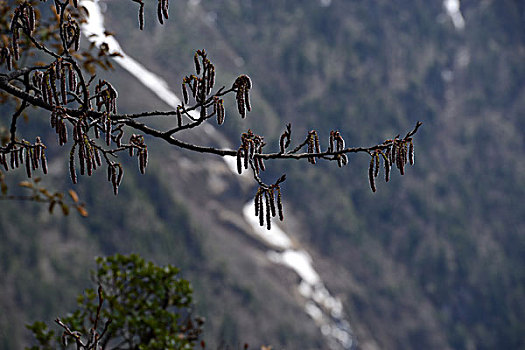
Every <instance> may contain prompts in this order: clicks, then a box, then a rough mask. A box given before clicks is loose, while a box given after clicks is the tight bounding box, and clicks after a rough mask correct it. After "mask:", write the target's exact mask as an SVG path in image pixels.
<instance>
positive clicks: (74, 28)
mask: <svg viewBox="0 0 525 350" xmlns="http://www.w3.org/2000/svg"><path fill="white" fill-rule="evenodd" d="M62 33H64V44H65V45H66V49H70V48H71V46H73V48H74V50H75V51H78V47H79V45H80V26H79V25H78V23H77V21H75V20H74V19H72V18H71V16H70V15H68V17H67V20H66V21H65V22H64V23H62Z"/></svg>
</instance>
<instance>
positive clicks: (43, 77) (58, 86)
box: [31, 58, 80, 106]
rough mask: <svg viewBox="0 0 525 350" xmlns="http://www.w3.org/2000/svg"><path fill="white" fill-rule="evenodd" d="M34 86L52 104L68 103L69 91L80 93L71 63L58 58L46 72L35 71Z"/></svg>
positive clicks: (43, 98) (45, 100)
mask: <svg viewBox="0 0 525 350" xmlns="http://www.w3.org/2000/svg"><path fill="white" fill-rule="evenodd" d="M31 80H32V83H33V87H34V88H35V90H36V91H38V94H39V95H40V96H41V97H42V100H44V102H46V103H47V104H49V105H51V106H60V105H65V104H67V103H68V91H71V92H72V93H78V91H77V89H79V88H80V86H79V85H78V83H77V76H76V72H75V71H74V69H73V68H72V66H71V63H69V62H64V61H63V60H62V58H58V59H57V60H56V61H55V62H53V63H52V64H50V65H49V67H48V68H47V70H45V71H44V72H41V71H35V72H34V73H33V76H32V79H31Z"/></svg>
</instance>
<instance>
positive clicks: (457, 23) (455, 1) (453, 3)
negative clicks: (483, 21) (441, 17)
mask: <svg viewBox="0 0 525 350" xmlns="http://www.w3.org/2000/svg"><path fill="white" fill-rule="evenodd" d="M443 6H445V9H446V10H447V14H448V15H449V16H450V18H451V19H452V23H453V24H454V27H456V29H457V30H462V29H464V28H465V19H464V18H463V15H462V14H461V10H460V6H459V0H445V1H444V2H443Z"/></svg>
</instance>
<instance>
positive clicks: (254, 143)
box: [237, 130, 266, 174]
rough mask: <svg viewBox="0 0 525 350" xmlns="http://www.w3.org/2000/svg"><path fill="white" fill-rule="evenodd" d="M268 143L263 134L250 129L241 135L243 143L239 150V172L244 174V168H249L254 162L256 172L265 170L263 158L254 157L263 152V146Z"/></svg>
mask: <svg viewBox="0 0 525 350" xmlns="http://www.w3.org/2000/svg"><path fill="white" fill-rule="evenodd" d="M264 145H266V143H265V142H264V139H263V137H262V136H259V135H255V134H254V133H253V131H251V130H248V132H244V133H242V135H241V145H240V146H239V149H238V150H237V172H238V173H239V174H242V168H243V167H244V169H248V165H249V164H253V167H254V170H255V173H256V174H259V171H260V170H262V171H264V169H265V166H264V161H263V160H262V158H259V157H254V155H255V154H258V153H262V148H263V147H264Z"/></svg>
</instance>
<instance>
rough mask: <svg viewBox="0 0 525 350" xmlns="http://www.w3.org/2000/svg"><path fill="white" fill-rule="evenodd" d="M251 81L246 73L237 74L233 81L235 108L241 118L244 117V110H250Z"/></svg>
mask: <svg viewBox="0 0 525 350" xmlns="http://www.w3.org/2000/svg"><path fill="white" fill-rule="evenodd" d="M251 87H252V81H251V80H250V77H249V76H247V75H246V74H243V75H241V76H239V77H238V78H237V79H235V82H234V83H233V89H235V91H236V95H235V99H236V100H237V110H238V111H239V114H240V115H241V117H242V118H245V117H246V111H248V112H250V111H251V110H252V107H251V106H250V94H249V92H250V89H251Z"/></svg>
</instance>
